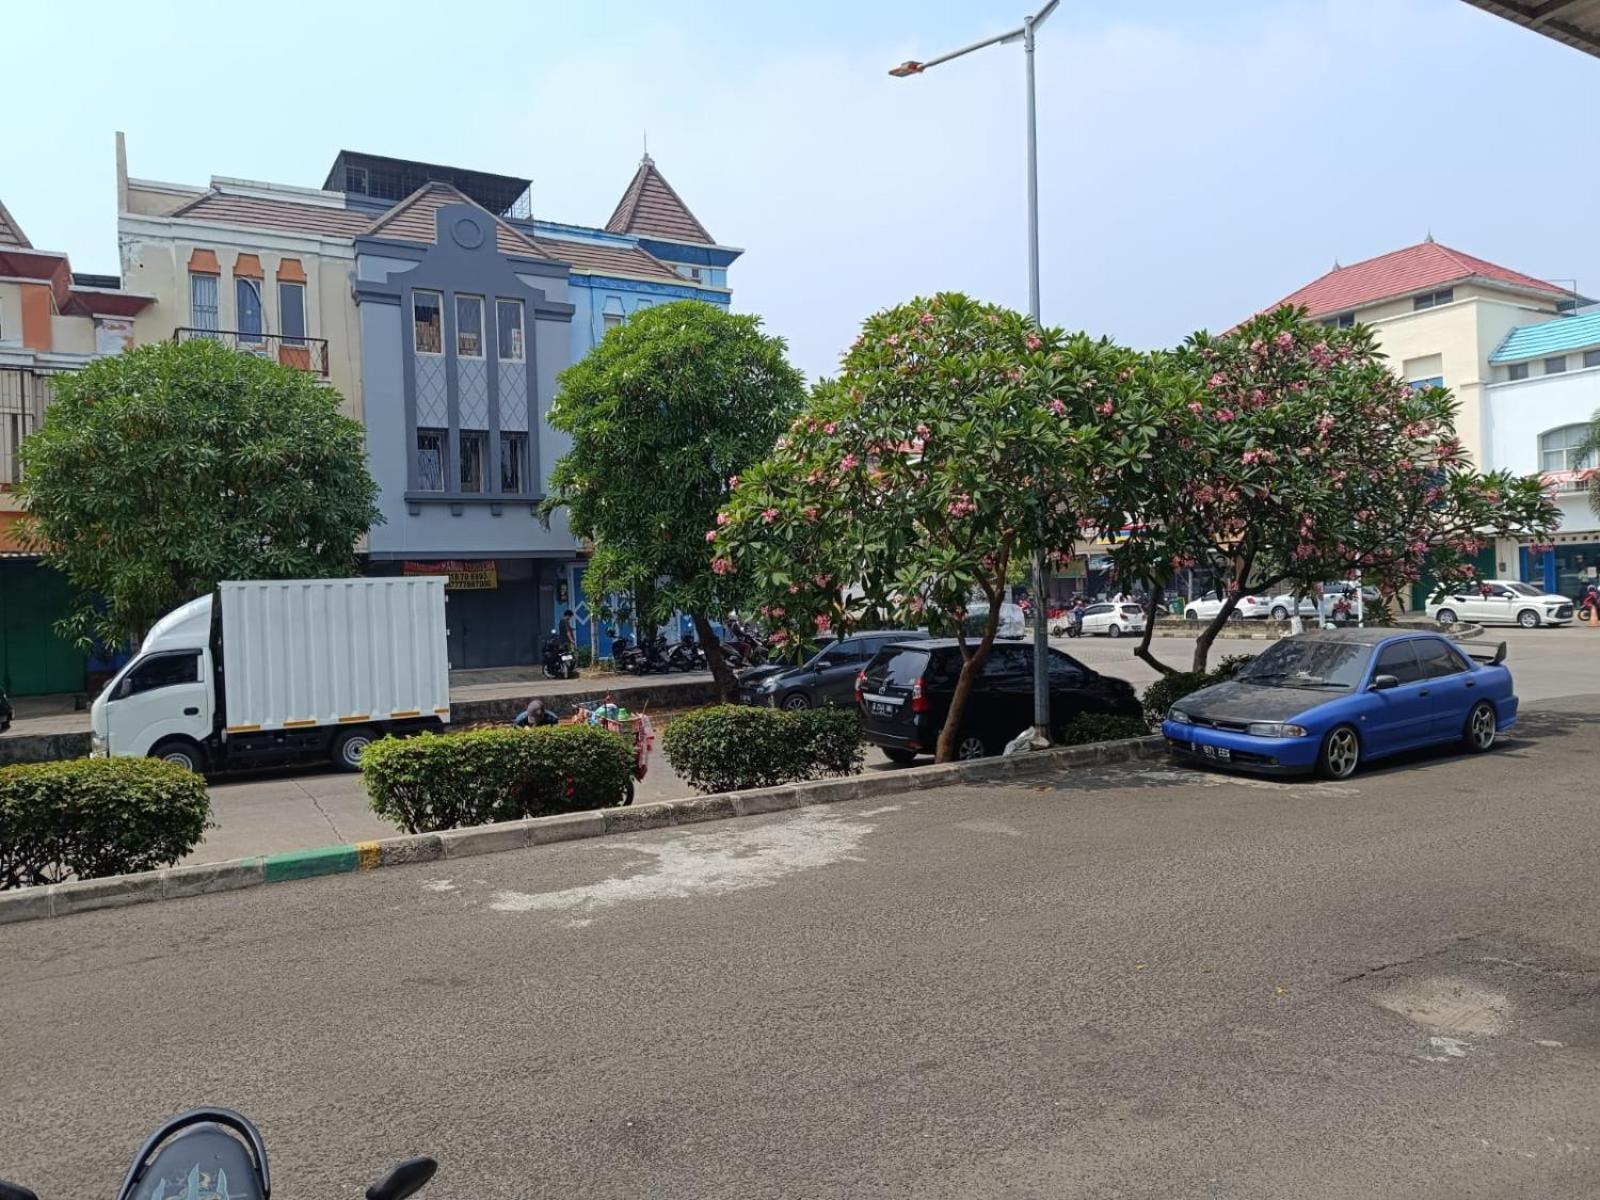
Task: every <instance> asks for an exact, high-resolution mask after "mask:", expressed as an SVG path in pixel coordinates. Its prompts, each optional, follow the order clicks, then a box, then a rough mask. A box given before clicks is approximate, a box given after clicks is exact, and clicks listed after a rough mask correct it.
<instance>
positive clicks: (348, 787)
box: [185, 628, 1600, 862]
mask: <svg viewBox="0 0 1600 1200" xmlns="http://www.w3.org/2000/svg"><path fill="white" fill-rule="evenodd" d="M1502 637H1503V638H1504V639H1505V640H1506V641H1507V642H1508V643H1509V644H1510V648H1511V657H1510V660H1509V661H1510V663H1511V666H1512V669H1513V671H1514V673H1515V677H1516V680H1517V689H1518V692H1519V693H1520V694H1521V695H1522V697H1523V698H1524V699H1525V700H1543V699H1550V698H1552V697H1559V696H1569V695H1574V694H1580V693H1584V692H1593V691H1600V632H1596V631H1594V630H1590V629H1577V628H1568V629H1535V630H1521V629H1514V630H1505V631H1494V632H1492V633H1489V634H1486V635H1485V638H1484V643H1485V644H1487V643H1489V642H1493V641H1497V640H1499V639H1501V638H1502ZM1055 644H1056V645H1058V646H1060V647H1061V648H1063V649H1064V650H1066V651H1067V652H1068V653H1069V654H1073V655H1075V656H1077V657H1078V658H1079V659H1081V660H1082V661H1083V662H1085V663H1087V664H1089V665H1090V666H1092V667H1093V668H1094V669H1095V670H1097V671H1103V672H1105V673H1106V674H1109V675H1116V676H1118V677H1120V678H1123V679H1127V680H1128V681H1129V682H1131V683H1133V684H1135V685H1137V686H1139V687H1141V688H1142V687H1143V686H1144V685H1145V684H1147V683H1149V682H1150V681H1151V680H1153V679H1155V678H1157V673H1156V671H1155V670H1154V669H1153V668H1151V667H1149V666H1147V665H1145V664H1144V663H1142V662H1140V661H1139V660H1138V659H1136V658H1134V657H1133V639H1131V638H1122V639H1117V640H1113V639H1111V638H1077V639H1070V640H1069V639H1058V640H1057V641H1056V643H1055ZM1268 644H1269V643H1267V642H1263V641H1247V640H1239V639H1230V640H1226V641H1218V642H1217V644H1216V646H1215V647H1214V648H1213V652H1212V662H1213V663H1215V662H1216V661H1218V660H1219V659H1220V658H1221V657H1222V656H1223V655H1227V654H1253V653H1260V651H1261V650H1263V649H1264V648H1265V647H1266V646H1267V645H1268ZM1152 648H1153V650H1154V652H1155V654H1156V655H1157V657H1159V658H1161V659H1162V660H1163V661H1164V662H1167V663H1169V664H1170V665H1172V666H1175V667H1181V668H1183V669H1187V668H1188V666H1189V664H1190V661H1191V658H1192V656H1193V653H1194V644H1193V642H1192V641H1190V640H1187V639H1178V638H1162V639H1159V640H1156V641H1154V642H1153V643H1152ZM580 682H581V681H580ZM495 686H496V687H498V688H500V689H501V690H503V691H505V693H506V694H508V695H509V694H519V695H520V694H523V693H517V692H516V691H515V689H516V688H517V687H518V686H520V687H522V688H523V689H524V690H525V693H526V694H528V695H532V694H534V693H535V692H536V691H537V690H538V685H536V684H522V685H516V684H505V683H501V684H497V685H495ZM506 689H510V690H506ZM868 765H869V768H872V769H878V770H884V769H895V768H893V767H891V765H890V764H889V762H888V760H887V759H885V758H884V757H883V755H882V754H880V753H878V752H877V751H870V752H869V753H868ZM690 791H691V789H690V788H689V787H688V786H687V785H685V784H684V783H683V782H682V781H681V780H679V779H678V777H677V776H676V775H674V774H673V772H672V767H671V765H670V764H669V763H668V762H667V760H666V755H664V754H662V753H661V751H660V748H659V746H658V747H657V750H656V753H655V755H654V756H653V758H652V760H651V763H650V773H649V775H648V776H647V777H646V778H645V779H644V780H643V782H641V783H640V785H639V787H638V789H637V797H638V800H639V801H640V802H641V803H643V802H647V801H651V800H668V799H675V798H676V797H679V796H685V795H688V794H690ZM211 802H212V816H213V820H214V821H215V822H216V826H217V827H216V828H214V829H212V830H210V831H209V832H208V833H207V834H206V840H205V841H204V842H202V843H201V844H200V845H199V846H198V847H196V849H195V851H194V852H193V853H192V854H191V855H190V856H189V857H188V859H186V860H185V861H187V862H223V861H225V860H227V859H231V858H245V857H248V856H250V855H255V854H277V853H281V852H284V851H289V850H313V849H316V848H317V847H319V846H329V845H334V844H337V843H339V842H358V841H365V840H369V839H376V838H385V837H393V836H394V835H395V834H396V833H399V832H401V831H400V830H399V829H398V828H396V827H395V826H394V825H392V824H390V823H389V822H388V821H385V820H383V819H381V818H379V817H378V816H377V815H376V814H374V813H373V812H372V810H371V809H370V808H369V807H368V802H367V794H366V791H365V790H364V789H363V787H362V785H361V780H360V778H359V776H355V775H347V774H342V773H340V772H338V771H335V770H333V769H331V768H307V769H294V770H275V771H264V772H259V773H256V774H253V775H249V776H245V777H242V778H236V779H231V780H226V781H219V782H218V783H216V784H215V785H214V786H213V787H212V789H211Z"/></svg>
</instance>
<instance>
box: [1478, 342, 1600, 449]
mask: <svg viewBox="0 0 1600 1200" xmlns="http://www.w3.org/2000/svg"><path fill="white" fill-rule="evenodd" d="M1484 394H1485V396H1486V397H1487V400H1486V402H1485V404H1484V409H1485V421H1484V424H1485V426H1486V427H1487V428H1486V431H1485V432H1486V436H1485V438H1484V446H1485V462H1484V463H1483V464H1482V465H1483V466H1484V468H1485V469H1489V470H1506V471H1515V472H1516V473H1517V474H1519V475H1532V474H1535V473H1537V472H1538V471H1539V469H1540V462H1539V435H1540V434H1541V433H1544V432H1546V431H1548V430H1551V429H1556V428H1559V427H1560V426H1562V425H1576V424H1578V423H1580V422H1586V421H1590V420H1593V419H1594V415H1595V412H1596V410H1600V367H1589V368H1586V369H1584V370H1581V371H1567V372H1564V373H1562V374H1560V375H1537V376H1534V377H1532V378H1529V379H1519V380H1517V381H1515V382H1505V383H1494V384H1490V385H1489V386H1488V387H1486V388H1484Z"/></svg>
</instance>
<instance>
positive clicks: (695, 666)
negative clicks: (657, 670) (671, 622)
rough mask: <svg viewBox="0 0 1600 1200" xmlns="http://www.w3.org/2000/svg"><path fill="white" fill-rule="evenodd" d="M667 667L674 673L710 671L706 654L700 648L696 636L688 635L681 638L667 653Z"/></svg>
mask: <svg viewBox="0 0 1600 1200" xmlns="http://www.w3.org/2000/svg"><path fill="white" fill-rule="evenodd" d="M667 666H668V667H669V668H670V669H671V670H674V671H705V670H709V666H708V664H707V663H706V652H705V651H704V650H702V649H701V648H700V643H699V642H697V641H695V640H694V635H692V634H688V633H686V634H684V635H683V636H682V637H680V638H679V639H678V640H677V642H676V643H674V644H673V646H672V648H671V649H670V650H668V651H667Z"/></svg>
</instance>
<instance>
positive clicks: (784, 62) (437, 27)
mask: <svg viewBox="0 0 1600 1200" xmlns="http://www.w3.org/2000/svg"><path fill="white" fill-rule="evenodd" d="M6 7H7V14H6V18H5V26H6V31H5V40H6V41H7V42H8V43H11V44H12V46H13V52H12V53H11V54H8V55H7V72H6V75H7V78H6V90H7V92H8V94H9V96H10V98H11V104H12V107H11V117H10V119H8V120H7V122H6V132H5V143H4V144H5V149H4V153H3V155H0V198H3V199H4V200H5V202H6V205H7V206H8V207H9V208H10V210H11V212H12V214H13V215H14V216H15V217H16V218H17V220H18V221H19V222H20V223H21V224H22V225H23V227H24V228H25V229H26V230H27V232H28V234H29V236H30V237H31V238H32V240H33V242H34V244H35V245H37V246H41V247H43V248H46V249H53V250H66V251H68V252H69V253H70V254H71V255H72V259H73V265H74V266H75V267H76V268H77V269H78V270H80V271H113V270H115V269H116V246H115V228H116V225H115V222H116V215H115V211H114V209H115V200H114V175H113V154H112V133H113V131H114V130H116V129H123V130H125V131H126V132H127V135H128V156H129V166H130V169H131V172H132V174H134V175H135V176H140V177H144V178H153V179H170V180H176V181H182V182H191V183H196V184H203V183H205V182H206V181H207V180H208V179H209V177H210V176H211V175H213V174H216V175H232V176H242V177H245V178H251V179H265V180H274V181H278V182H284V183H296V184H306V185H313V186H315V185H319V184H320V183H321V182H322V180H323V178H324V176H325V174H326V171H327V168H328V165H329V163H330V162H331V161H332V159H333V156H334V154H335V152H336V151H338V150H339V149H340V148H341V147H349V148H353V149H359V150H367V151H372V152H377V153H382V154H391V155H396V156H400V157H407V158H419V159H425V160H431V161H437V162H445V163H451V164H457V165H461V166H466V167H477V168H481V169H487V170H494V171H503V172H506V173H510V174H519V175H525V176H527V177H530V178H532V179H533V180H534V193H533V199H534V208H535V211H536V213H537V215H539V216H542V217H548V218H552V219H555V220H562V221H572V222H581V223H587V224H600V223H603V222H604V221H605V219H606V217H607V216H609V215H610V212H611V209H612V206H613V205H614V204H615V202H616V199H617V197H618V196H619V195H620V193H621V191H622V189H623V187H624V186H625V184H626V183H627V181H628V179H629V177H630V175H631V174H632V172H633V169H634V167H635V165H636V163H637V161H638V157H639V150H640V139H641V136H642V134H643V132H644V131H645V130H646V129H648V131H649V139H650V151H651V154H652V155H653V156H654V157H655V159H656V162H657V164H658V165H659V166H660V167H661V169H662V170H663V171H664V172H665V174H666V176H667V178H668V179H670V180H671V181H672V183H673V184H674V186H675V187H676V188H677V189H678V191H679V193H680V194H681V195H682V196H683V197H684V198H685V199H686V200H687V202H688V203H689V204H690V206H691V207H692V208H693V209H694V211H695V212H696V214H698V215H699V217H700V219H701V220H702V221H703V222H704V223H705V225H706V226H707V227H708V228H709V229H710V230H711V232H712V233H713V234H714V235H715V236H716V237H717V238H718V239H719V240H720V241H722V242H724V243H727V244H731V245H736V246H742V247H744V248H745V249H746V251H747V253H746V254H745V256H744V257H743V258H742V259H741V260H740V261H739V262H738V263H737V264H735V267H734V270H733V273H732V282H733V286H734V303H735V306H736V307H737V308H739V309H740V310H743V311H748V312H756V313H760V314H761V315H762V316H763V317H764V318H765V319H766V322H767V325H768V327H769V328H770V329H771V330H772V331H774V332H777V333H780V334H782V335H783V336H785V337H786V338H788V339H789V342H790V346H791V349H792V353H793V356H794V359H795V361H796V362H797V363H798V364H799V365H800V366H801V367H802V368H804V369H805V370H806V371H807V372H808V373H810V374H813V375H815V374H818V373H825V372H828V371H829V370H831V369H832V365H833V363H834V361H835V359H836V356H837V354H838V352H839V350H840V349H841V348H842V347H843V346H844V345H845V343H847V342H848V341H849V339H850V338H851V337H852V336H853V333H854V329H855V326H856V325H857V324H858V322H859V321H860V320H861V318H862V317H863V316H864V315H866V314H867V313H868V312H870V311H872V310H873V309H875V308H879V307H882V306H884V305H886V304H891V303H894V302H896V301H899V300H902V299H905V298H907V297H910V296H912V295H914V294H917V293H925V292H928V291H932V290H937V289H948V288H954V289H961V290H965V291H969V292H972V293H975V294H978V295H981V296H983V297H986V298H990V299H994V300H998V301H1002V302H1005V303H1009V304H1013V305H1015V306H1017V307H1019V308H1020V307H1022V306H1024V305H1025V304H1026V300H1027V292H1026V262H1025V258H1024V254H1025V231H1024V225H1023V214H1024V198H1023V179H1024V174H1023V171H1024V167H1023V125H1022V117H1023V90H1022V62H1023V60H1022V53H1021V48H1020V47H1019V46H1003V47H995V48H992V49H989V50H986V51H983V52H981V53H978V54H975V55H972V56H970V57H967V58H964V59H962V60H960V61H959V62H956V63H952V64H949V65H948V66H943V67H940V68H938V69H936V70H934V71H932V72H930V73H928V74H927V75H925V76H923V77H921V78H914V79H906V80H898V79H891V78H890V77H889V76H888V75H887V74H886V73H885V71H886V69H887V68H888V67H889V66H890V65H892V64H894V63H896V62H899V61H900V60H901V59H904V58H913V57H914V58H925V57H929V56H931V55H932V54H935V53H938V52H939V51H941V50H946V49H951V48H953V47H955V46H957V45H961V44H964V43H965V42H968V41H971V40H975V39H976V38H978V37H981V36H984V35H986V34H989V33H992V32H998V31H999V30H1001V29H1003V28H1005V27H1007V26H1008V25H1011V24H1015V23H1017V22H1018V21H1019V20H1020V17H1021V15H1022V12H1023V11H1024V10H1023V8H1022V6H1021V5H1019V4H1016V3H1012V2H1010V0H996V2H990V0H968V2H965V3H962V2H958V0H866V2H863V0H852V2H845V0H808V2H804V3H800V2H790V3H782V4H779V3H771V2H765V0H764V2H760V3H753V2H751V0H654V2H645V0H609V2H605V3H601V2H598V0H589V2H587V3H574V2H572V0H563V2H560V3H554V2H548V0H530V2H529V3H525V4H522V5H506V4H503V3H502V4H492V5H491V4H477V3H472V2H470V0H456V2H454V3H449V4H439V3H427V4H414V3H410V2H408V0H389V2H387V3H381V4H380V3H361V4H354V3H348V4H347V3H339V2H336V0H335V2H330V0H322V2H321V3H315V4H302V3H296V2H293V0H274V3H273V4H271V5H269V6H267V7H265V8H263V7H261V6H250V7H248V8H247V7H244V6H237V7H236V6H233V5H227V4H216V3H214V2H213V3H206V4H194V3H176V2H170V0H167V2H163V3H159V4H149V5H128V4H126V3H118V4H116V5H110V4H105V5H101V4H95V3H76V4H63V3H55V2H52V0H9V3H8V4H7V6H6ZM17 47H25V48H26V49H27V52H26V53H18V52H16V49H15V48H17ZM1037 57H1038V68H1039V103H1040V114H1039V120H1040V137H1041V160H1042V165H1041V176H1042V177H1041V196H1042V214H1043V293H1044V317H1045V320H1046V321H1047V322H1049V323H1053V324H1061V325H1066V326H1071V327H1081V328H1085V329H1088V330H1089V331H1091V332H1093V333H1096V334H1108V335H1110V336H1112V337H1115V338H1119V339H1122V340H1124V341H1127V342H1129V343H1132V344H1134V345H1138V346H1155V345H1163V344H1170V343H1172V342H1175V341H1177V340H1179V339H1181V338H1182V337H1183V336H1184V335H1185V334H1186V333H1188V332H1190V331H1191V330H1193V329H1196V328H1201V327H1210V328H1221V327H1224V326H1226V325H1229V324H1231V323H1232V322H1233V321H1235V320H1237V319H1238V318H1240V317H1241V316H1244V315H1246V314H1248V313H1249V312H1251V311H1253V310H1254V309H1256V308H1258V307H1260V306H1262V305H1264V304H1267V303H1269V302H1271V301H1273V300H1275V299H1277V298H1279V297H1280V296H1282V295H1284V294H1285V293H1287V292H1289V291H1291V290H1293V289H1294V288H1296V287H1298V286H1299V285H1300V284H1302V283H1304V282H1306V281H1307V280H1309V279H1311V278H1313V277H1315V276H1316V275H1318V274H1321V273H1322V272H1323V271H1325V270H1326V269H1327V268H1328V267H1329V266H1330V265H1331V264H1332V262H1333V260H1334V259H1335V258H1338V259H1340V260H1342V261H1344V262H1346V263H1349V262H1353V261H1356V260H1358V259H1361V258H1365V257H1370V256H1371V255H1374V254H1380V253H1383V252H1385V251H1387V250H1391V249H1395V248H1398V247H1400V246H1403V245H1407V244H1410V243H1412V242H1417V241H1420V240H1421V239H1422V238H1423V236H1424V235H1425V234H1426V233H1428V232H1429V231H1430V230H1431V231H1432V232H1433V234H1434V236H1435V237H1436V238H1437V239H1438V240H1439V241H1441V242H1445V243H1446V244H1449V245H1452V246H1455V247H1458V248H1460V249H1462V250H1466V251H1469V252H1471V253H1474V254H1478V255H1481V256H1483V257H1485V258H1489V259H1492V260H1494V261H1497V262H1501V263H1504V264H1505V265H1507V266H1510V267H1514V268H1516V269H1518V270H1522V271H1526V272H1529V273H1531V274H1535V275H1540V276H1544V277H1546V278H1550V279H1558V278H1563V279H1573V278H1576V280H1577V281H1578V283H1579V285H1580V286H1581V287H1584V288H1586V289H1587V291H1588V294H1590V295H1600V237H1597V236H1596V224H1595V219H1594V215H1593V214H1594V212H1595V205H1596V197H1597V196H1600V121H1597V119H1596V117H1597V114H1600V60H1597V59H1594V58H1591V57H1588V56H1585V55H1582V54H1579V53H1578V52H1577V51H1575V50H1571V49H1568V48H1567V47H1564V46H1560V45H1557V44H1555V43H1553V42H1550V41H1548V40H1546V39H1544V38H1541V37H1538V36H1536V35H1534V34H1531V33H1529V32H1527V31H1525V30H1523V29H1520V28H1518V27H1516V26H1514V25H1511V24H1509V23H1507V22H1504V21H1502V20H1500V19H1498V18H1495V17H1491V16H1489V15H1487V14H1485V13H1483V12H1480V11H1479V10H1477V9H1475V8H1472V7H1470V6H1468V5H1467V4H1465V3H1463V2H1462V0H1138V2H1134V0H1063V3H1062V5H1061V7H1060V8H1059V9H1058V10H1057V14H1056V15H1055V17H1053V18H1052V20H1051V22H1050V24H1049V25H1048V26H1047V28H1046V29H1045V30H1044V31H1043V32H1042V33H1041V34H1040V37H1039V52H1038V56H1037ZM24 98H26V100H25V101H24ZM24 102H25V103H26V104H27V105H28V108H27V111H26V112H24V111H22V109H21V108H19V105H20V104H22V103H24Z"/></svg>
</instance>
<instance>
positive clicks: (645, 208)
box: [606, 154, 717, 246]
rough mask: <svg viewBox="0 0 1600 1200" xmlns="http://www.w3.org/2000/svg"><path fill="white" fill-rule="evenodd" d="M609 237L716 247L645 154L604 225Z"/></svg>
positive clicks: (714, 240) (714, 239) (653, 160)
mask: <svg viewBox="0 0 1600 1200" xmlns="http://www.w3.org/2000/svg"><path fill="white" fill-rule="evenodd" d="M606 230H607V232H609V233H633V234H638V235H640V236H642V237H659V238H666V239H667V240H668V241H673V242H700V243H703V244H705V245H708V246H714V245H716V242H717V239H716V238H714V237H712V236H711V234H709V233H708V232H706V227H705V226H704V225H702V224H700V222H699V221H698V220H697V219H696V218H695V215H694V214H693V213H692V212H690V211H689V206H688V205H687V204H685V203H684V202H683V200H682V198H681V197H679V195H678V193H677V192H675V191H673V190H672V185H671V184H670V183H668V182H667V178H666V176H665V175H663V174H662V173H661V172H660V171H658V170H657V169H656V163H655V159H653V158H651V157H650V155H649V154H646V155H645V156H644V157H643V158H641V159H640V160H639V169H638V170H637V171H635V172H634V173H633V179H632V181H631V182H630V183H629V184H628V190H627V191H625V192H623V193H622V199H621V200H620V201H618V203H617V210H616V212H614V213H612V214H611V219H610V220H609V221H607V222H606Z"/></svg>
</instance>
